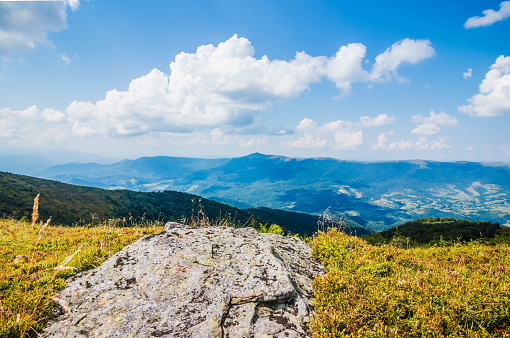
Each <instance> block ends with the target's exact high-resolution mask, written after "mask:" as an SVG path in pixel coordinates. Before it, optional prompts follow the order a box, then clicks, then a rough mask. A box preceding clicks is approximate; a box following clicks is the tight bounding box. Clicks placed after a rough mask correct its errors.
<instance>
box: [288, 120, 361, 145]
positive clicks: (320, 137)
mask: <svg viewBox="0 0 510 338" xmlns="http://www.w3.org/2000/svg"><path fill="white" fill-rule="evenodd" d="M358 126H359V124H357V123H352V122H350V121H342V120H337V121H332V122H328V123H324V124H323V125H320V126H318V125H317V123H316V122H315V121H313V120H312V119H309V118H304V119H303V120H301V122H299V124H298V126H297V128H296V130H297V132H301V133H303V134H304V135H302V136H299V137H298V138H297V139H296V140H295V141H286V142H283V145H284V146H285V147H290V148H301V149H310V148H326V147H329V148H331V149H333V150H352V149H357V148H358V146H360V145H362V144H363V131H361V130H358V129H357V127H358Z"/></svg>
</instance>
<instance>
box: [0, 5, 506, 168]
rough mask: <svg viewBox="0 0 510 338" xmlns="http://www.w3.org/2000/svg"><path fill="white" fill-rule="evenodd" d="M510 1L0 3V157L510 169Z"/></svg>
mask: <svg viewBox="0 0 510 338" xmlns="http://www.w3.org/2000/svg"><path fill="white" fill-rule="evenodd" d="M509 17H510V1H503V2H501V1H463V2H458V1H436V0H431V1H427V2H415V1H384V2H382V1H371V0H367V1H363V2H354V1H349V2H347V1H325V0H313V1H300V0H292V1H285V0H282V1H274V0H273V1H265V0H258V1H247V0H237V1H232V0H221V1H220V0H210V1H205V0H202V1H198V0H188V1H150V0H149V1H130V0H128V1H93V0H90V1H83V0H69V1H32V2H28V1H0V62H1V68H0V148H1V147H19V148H44V149H52V148H56V149H71V150H79V151H86V152H92V153H98V154H101V155H105V156H112V157H128V158H136V157H140V156H154V155H170V156H190V157H231V156H242V155H246V154H249V153H252V152H256V151H258V152H262V153H266V154H280V155H287V156H297V157H312V156H328V157H334V158H339V159H350V160H400V159H415V158H422V159H430V160H439V161H450V160H467V161H506V162H508V161H510V128H509V126H510V43H509V38H508V36H510V19H508V18H509Z"/></svg>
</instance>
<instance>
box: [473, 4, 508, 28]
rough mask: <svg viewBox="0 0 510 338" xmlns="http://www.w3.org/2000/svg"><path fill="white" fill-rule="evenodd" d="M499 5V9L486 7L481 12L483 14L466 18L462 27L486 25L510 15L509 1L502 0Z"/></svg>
mask: <svg viewBox="0 0 510 338" xmlns="http://www.w3.org/2000/svg"><path fill="white" fill-rule="evenodd" d="M499 7H500V8H499V11H495V10H493V9H486V10H484V11H483V12H482V13H483V16H473V17H471V18H469V19H467V21H466V22H465V23H464V28H466V29H469V28H477V27H486V26H490V25H492V24H493V23H495V22H498V21H501V20H504V19H506V18H508V17H510V1H503V2H502V3H501V4H500V5H499Z"/></svg>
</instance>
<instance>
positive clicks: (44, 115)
mask: <svg viewBox="0 0 510 338" xmlns="http://www.w3.org/2000/svg"><path fill="white" fill-rule="evenodd" d="M0 115H4V116H6V117H8V118H9V119H11V120H12V121H30V120H32V121H45V122H65V121H66V119H67V118H66V115H65V114H64V113H62V112H61V111H59V110H55V109H51V108H46V109H43V110H42V111H41V110H40V109H39V108H38V107H37V106H36V105H33V106H30V107H28V108H27V109H23V110H12V109H10V108H3V109H0Z"/></svg>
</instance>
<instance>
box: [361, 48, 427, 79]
mask: <svg viewBox="0 0 510 338" xmlns="http://www.w3.org/2000/svg"><path fill="white" fill-rule="evenodd" d="M434 55H435V50H434V48H432V45H431V42H430V41H429V40H411V39H404V40H401V41H399V42H396V43H394V44H393V45H391V47H389V48H388V49H386V51H385V52H384V53H381V54H379V55H378V56H377V57H376V58H375V64H374V65H373V67H372V72H371V73H370V77H369V79H370V81H371V82H382V81H389V80H391V79H392V78H396V79H398V80H399V81H405V79H403V78H401V77H400V76H399V75H398V73H397V69H398V67H399V66H400V65H401V64H403V63H410V64H417V63H419V62H421V61H423V60H425V59H428V58H430V57H433V56H434Z"/></svg>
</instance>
